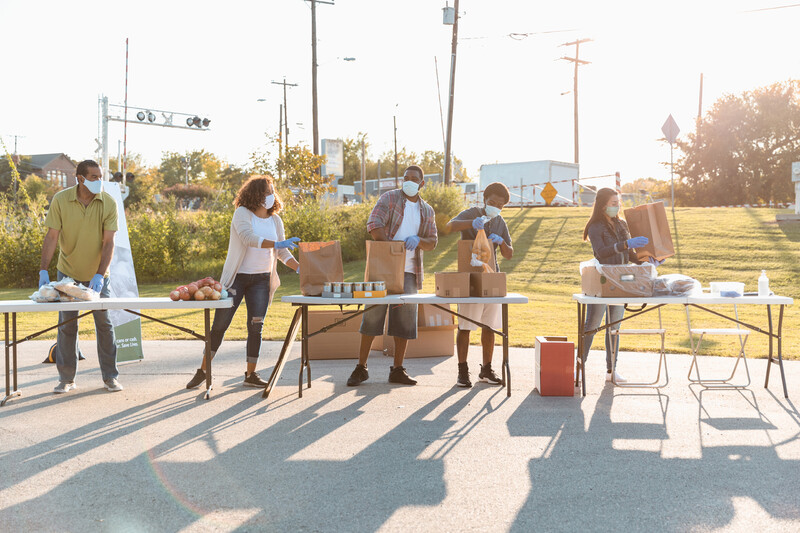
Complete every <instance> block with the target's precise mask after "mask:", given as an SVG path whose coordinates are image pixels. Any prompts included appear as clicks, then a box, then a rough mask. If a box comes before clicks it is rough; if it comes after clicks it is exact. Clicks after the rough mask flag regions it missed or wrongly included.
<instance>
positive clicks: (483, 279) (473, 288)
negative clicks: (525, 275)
mask: <svg viewBox="0 0 800 533" xmlns="http://www.w3.org/2000/svg"><path fill="white" fill-rule="evenodd" d="M469 294H470V296H477V297H479V298H486V297H496V296H505V295H506V273H505V272H470V274H469Z"/></svg>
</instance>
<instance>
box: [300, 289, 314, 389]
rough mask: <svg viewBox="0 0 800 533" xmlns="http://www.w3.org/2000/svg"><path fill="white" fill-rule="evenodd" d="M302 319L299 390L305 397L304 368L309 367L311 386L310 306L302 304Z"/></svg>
mask: <svg viewBox="0 0 800 533" xmlns="http://www.w3.org/2000/svg"><path fill="white" fill-rule="evenodd" d="M300 310H301V321H302V324H300V332H301V333H300V335H301V338H300V376H299V377H298V383H297V392H298V393H299V395H300V398H302V397H303V370H304V367H309V368H308V387H309V388H311V368H310V366H309V364H308V306H307V305H300Z"/></svg>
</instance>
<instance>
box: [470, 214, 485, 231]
mask: <svg viewBox="0 0 800 533" xmlns="http://www.w3.org/2000/svg"><path fill="white" fill-rule="evenodd" d="M484 224H485V221H484V220H483V217H478V218H476V219H475V220H473V221H472V229H474V230H475V231H478V230H479V229H483V225H484Z"/></svg>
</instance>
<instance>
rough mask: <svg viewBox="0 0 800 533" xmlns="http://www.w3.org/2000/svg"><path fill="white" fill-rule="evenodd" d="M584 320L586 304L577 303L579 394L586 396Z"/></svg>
mask: <svg viewBox="0 0 800 533" xmlns="http://www.w3.org/2000/svg"><path fill="white" fill-rule="evenodd" d="M585 322H586V304H581V303H579V304H578V346H579V348H578V349H579V350H580V351H579V352H578V360H579V361H580V374H581V394H582V395H583V396H586V359H584V357H583V352H584V349H583V344H584V343H585V342H586V339H584V324H585Z"/></svg>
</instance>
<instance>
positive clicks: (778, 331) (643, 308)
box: [572, 294, 794, 398]
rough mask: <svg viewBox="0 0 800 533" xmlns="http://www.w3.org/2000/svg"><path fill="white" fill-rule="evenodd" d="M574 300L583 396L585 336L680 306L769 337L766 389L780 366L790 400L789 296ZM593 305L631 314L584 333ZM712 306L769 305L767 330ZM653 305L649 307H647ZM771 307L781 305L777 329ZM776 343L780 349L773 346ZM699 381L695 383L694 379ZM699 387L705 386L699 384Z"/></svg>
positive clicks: (579, 297)
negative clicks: (785, 339) (785, 334)
mask: <svg viewBox="0 0 800 533" xmlns="http://www.w3.org/2000/svg"><path fill="white" fill-rule="evenodd" d="M572 299H573V300H575V301H576V302H577V304H578V347H577V348H578V351H577V353H578V357H576V360H577V361H576V371H577V373H576V383H575V384H576V385H577V384H578V382H577V379H580V380H581V388H582V392H583V395H584V396H586V375H585V372H583V368H584V363H585V361H582V357H581V354H582V353H583V343H584V338H585V336H586V335H590V334H594V333H597V332H600V331H605V330H606V329H608V328H609V327H610V326H614V325H617V324H619V323H621V322H624V321H626V320H630V319H632V318H635V317H637V316H640V315H643V314H645V313H649V312H650V311H654V310H656V309H659V308H661V307H663V306H665V305H670V304H679V305H683V306H684V307H685V308H686V309H687V310H688V308H690V307H692V308H695V309H699V310H701V311H703V312H706V313H710V314H712V315H715V316H718V317H720V318H724V319H725V320H729V321H731V322H734V323H736V324H738V325H740V326H744V327H746V328H748V329H750V330H752V331H755V332H758V333H762V334H764V335H766V336H767V337H768V338H769V353H768V359H767V376H766V379H765V381H764V387H765V388H766V387H768V386H769V374H770V369H771V368H772V365H773V364H777V365H778V367H779V368H780V371H781V381H782V383H783V395H784V396H785V397H786V398H788V397H789V392H788V390H787V388H786V375H785V373H784V370H783V347H782V336H781V335H782V331H783V311H784V307H785V306H787V305H791V304H792V303H794V300H793V299H792V298H789V297H786V296H775V295H772V296H738V297H722V296H712V295H710V294H700V295H697V296H653V297H647V298H633V297H631V298H600V297H594V296H586V295H584V294H573V295H572ZM591 304H599V305H623V306H625V307H626V309H627V310H628V311H629V312H630V313H629V314H627V315H626V316H624V317H623V318H622V320H618V321H616V322H612V323H610V324H605V325H601V326H600V327H598V328H596V329H594V330H591V331H584V324H585V323H586V309H587V308H586V306H587V305H591ZM710 305H726V306H727V305H763V306H766V311H767V329H766V330H765V329H762V328H759V327H757V326H753V325H752V324H748V323H745V322H742V321H740V320H739V319H738V318H737V317H736V316H730V315H726V314H723V313H721V312H719V311H715V310H713V309H709V308H708V307H707V306H710ZM635 306H640V308H639V309H631V307H635ZM648 306H650V307H648ZM772 306H778V324H777V328H775V327H774V325H773V320H772ZM688 320H689V315H688V312H687V325H688V327H689V330H690V331H691V324H689V323H688ZM775 343H777V350H775V346H774V344H775ZM695 381H696V380H695ZM700 384H703V383H702V382H700Z"/></svg>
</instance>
